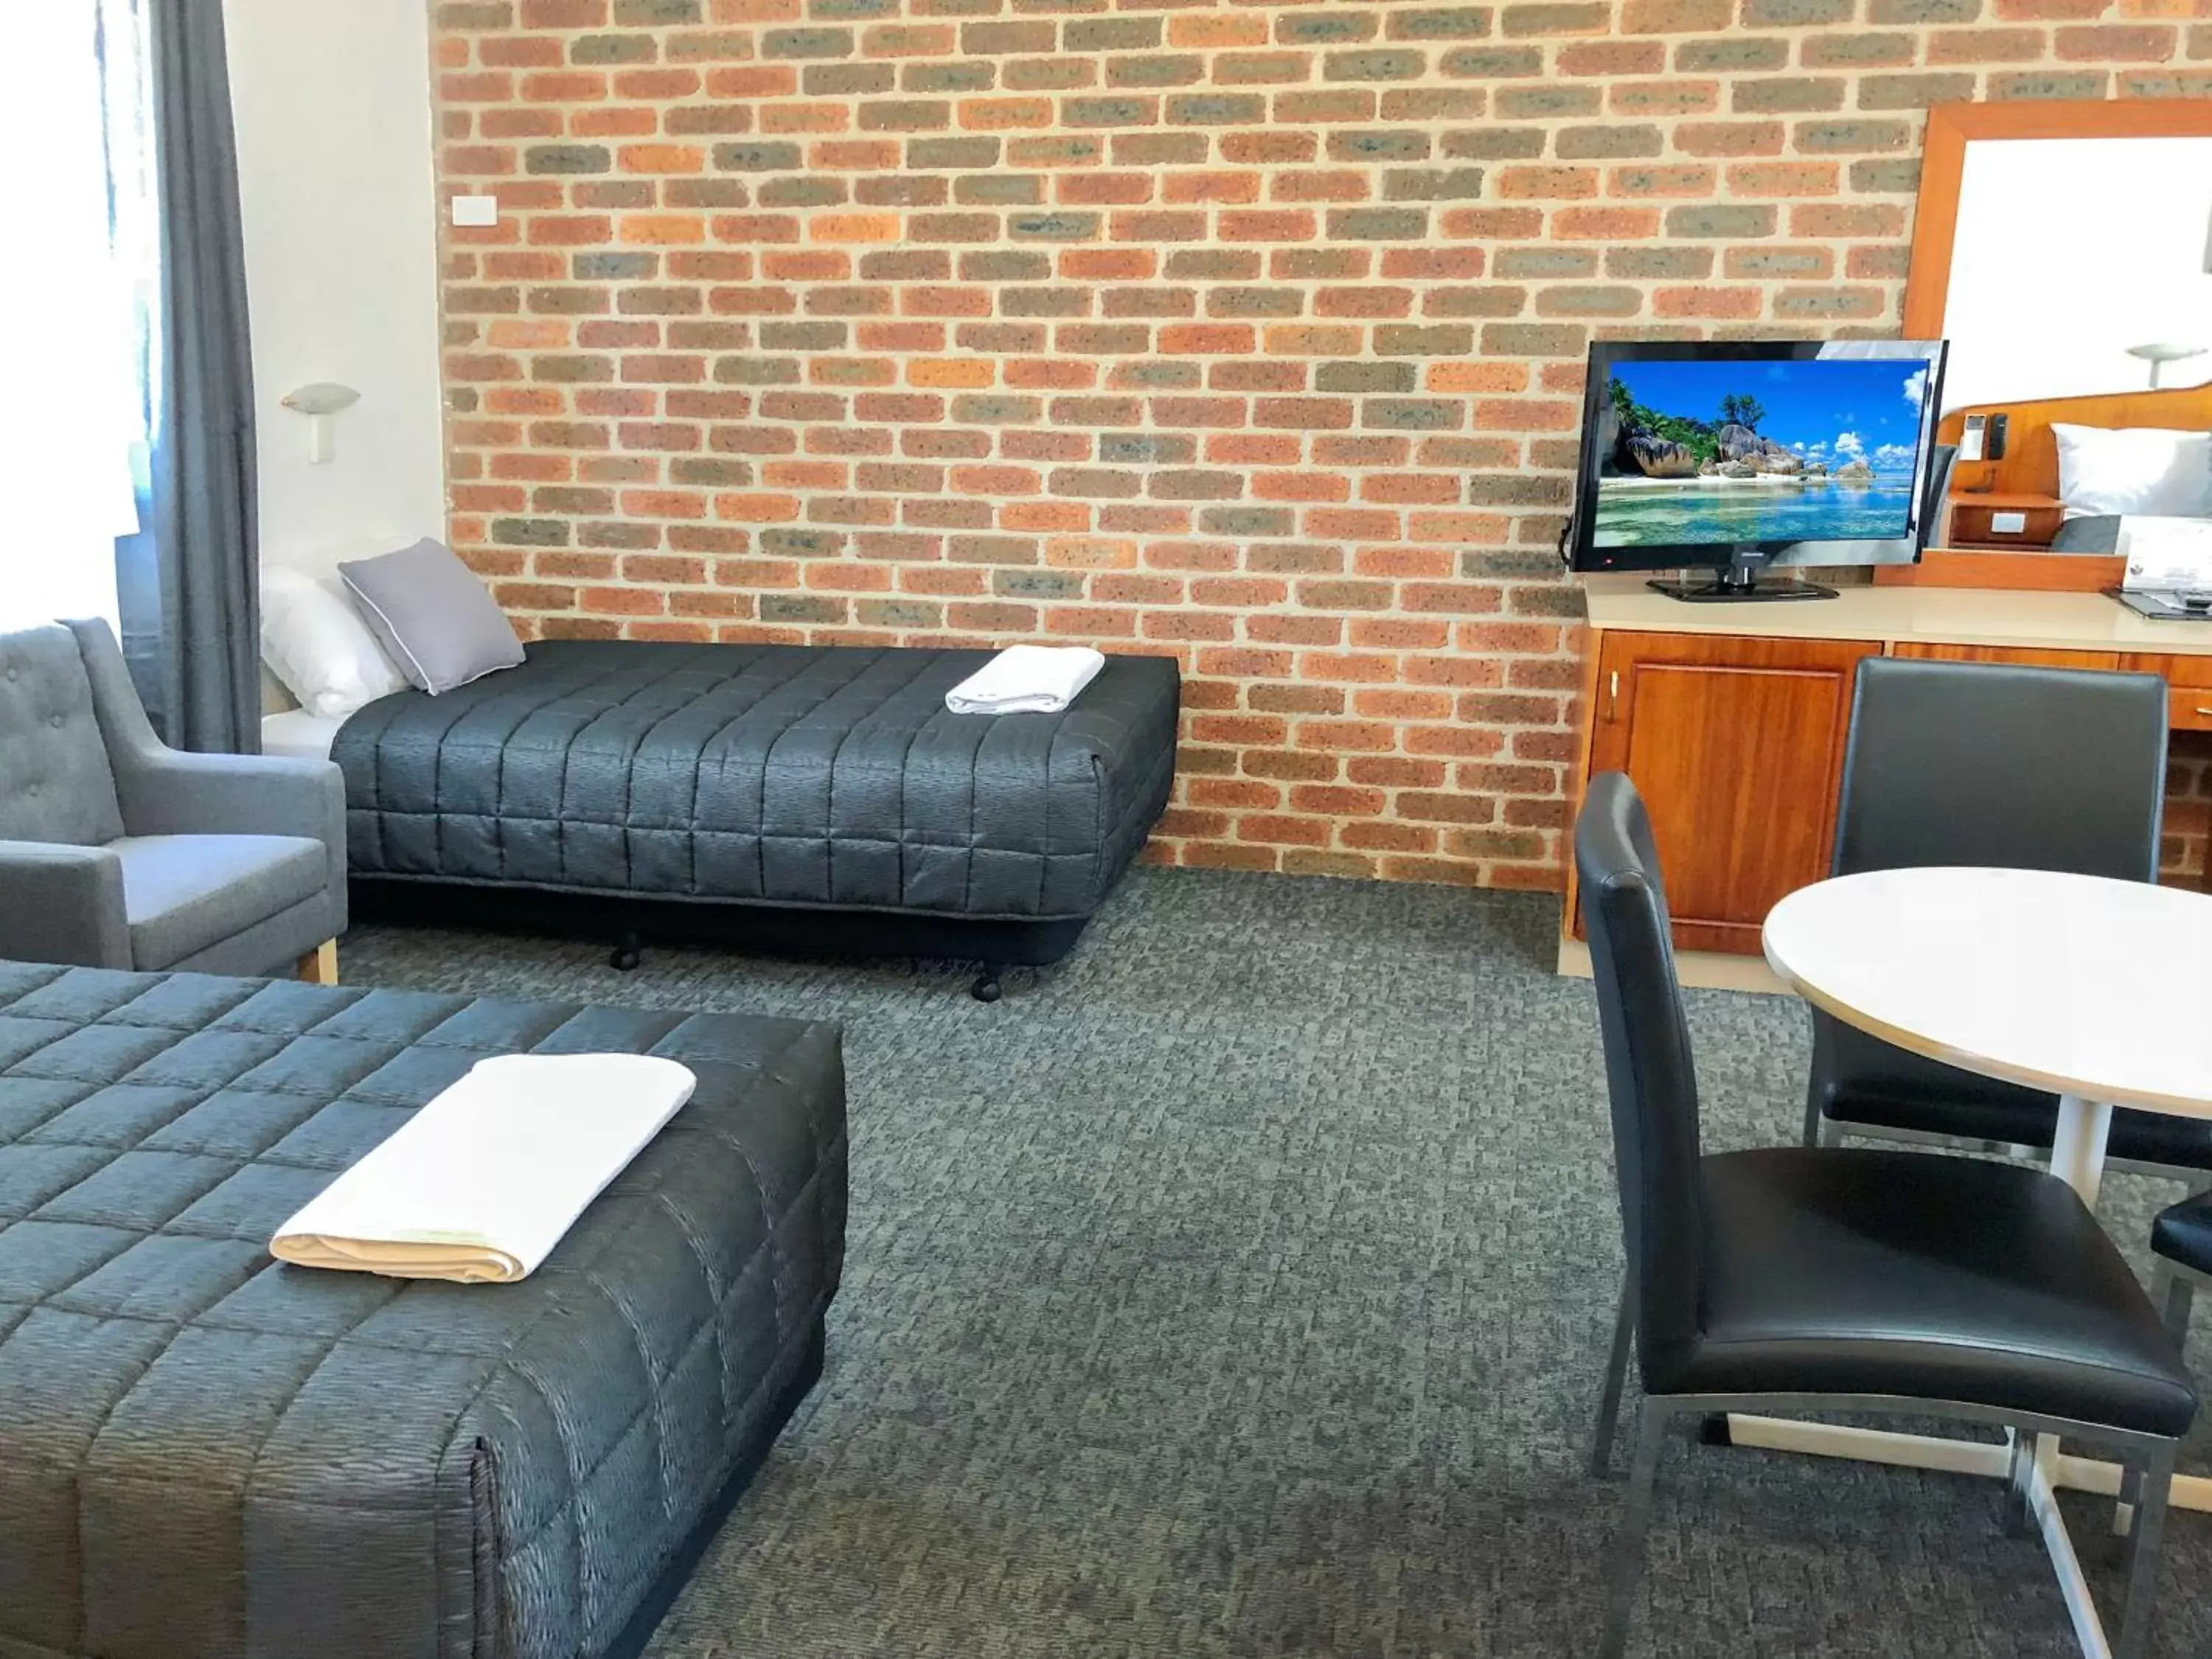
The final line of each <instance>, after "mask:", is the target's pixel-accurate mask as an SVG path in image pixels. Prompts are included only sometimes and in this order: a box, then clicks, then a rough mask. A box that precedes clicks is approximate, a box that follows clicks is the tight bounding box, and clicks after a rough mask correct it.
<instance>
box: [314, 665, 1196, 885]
mask: <svg viewBox="0 0 2212 1659" xmlns="http://www.w3.org/2000/svg"><path fill="white" fill-rule="evenodd" d="M990 655H991V653H988V652H987V651H934V650H920V649H912V650H888V649H886V650H877V649H872V648H866V647H854V646H843V647H801V646H782V645H765V646H744V645H702V646H689V645H671V644H659V643H653V642H647V641H627V640H624V641H582V640H563V641H547V642H544V643H540V644H536V645H532V647H530V654H529V660H528V661H527V662H526V663H525V664H524V665H522V666H520V667H519V668H513V669H507V670H504V671H501V672H499V673H496V674H490V675H487V676H486V677H485V678H483V679H480V680H478V681H477V682H475V683H474V684H471V685H468V686H465V687H463V688H461V689H460V690H456V691H449V692H447V693H446V694H445V695H443V696H438V697H430V696H424V695H422V693H420V692H411V693H410V692H403V693H400V694H399V695H398V696H392V697H386V698H385V699H383V700H382V701H380V702H374V703H372V704H370V705H369V706H368V708H364V709H362V711H361V712H360V713H359V714H356V715H355V716H354V717H353V718H352V719H351V720H349V721H348V722H347V723H346V725H345V726H344V727H343V729H342V730H341V731H340V732H339V734H338V738H337V745H336V747H335V748H334V749H333V750H332V757H333V758H334V759H336V760H337V763H338V764H339V765H340V767H342V768H343V770H344V772H345V777H346V804H347V814H346V818H347V825H346V828H347V836H348V838H349V857H350V860H351V862H352V866H353V869H354V872H355V873H356V874H359V875H379V876H398V877H415V878H441V879H448V880H462V881H472V882H496V883H501V884H520V885H525V886H531V887H538V888H550V889H561V890H572V891H582V892H597V893H621V894H630V895H647V896H671V897H678V898H691V899H742V900H750V901H757V902H770V903H783V904H800V905H828V906H836V907H837V908H866V909H878V910H902V911H918V912H923V913H928V914H934V915H957V916H966V917H975V918H984V917H991V918H1009V919H1020V920H1025V921H1026V920H1038V921H1043V920H1052V919H1057V918H1068V917H1080V916H1087V915H1090V914H1091V912H1092V911H1093V910H1094V909H1096V908H1097V905H1098V903H1099V901H1100V900H1101V899H1102V898H1103V897H1104V896H1105V894H1106V892H1107V891H1108V890H1109V889H1110V888H1111V887H1112V885H1113V884H1114V882H1115V880H1116V879H1117V878H1119V877H1120V875H1121V872H1122V870H1123V869H1124V868H1125V867H1126V866H1127V864H1128V862H1129V860H1130V859H1131V858H1133V856H1134V855H1135V854H1136V852H1137V850H1138V848H1140V847H1142V846H1143V845H1144V842H1145V837H1146V834H1147V833H1148V832H1149V831H1150V829H1151V828H1152V823H1153V822H1154V821H1155V820H1156V819H1157V818H1158V817H1159V814H1160V811H1161V809H1162V808H1163V807H1164V805H1166V803H1167V798H1168V791H1169V788H1170V785H1171V784H1172V782H1173V780H1174V774H1175V744H1176V706H1177V702H1178V695H1179V680H1178V677H1177V675H1176V668H1175V665H1174V664H1172V663H1171V662H1168V661H1166V660H1164V659H1158V658H1151V657H1115V658H1110V659H1109V660H1108V662H1107V665H1106V667H1105V670H1104V671H1103V672H1102V673H1101V674H1100V675H1099V677H1098V678H1097V679H1096V680H1094V681H1092V682H1091V684H1090V686H1089V687H1087V688H1086V689H1085V691H1084V692H1083V694H1082V695H1081V696H1079V697H1078V698H1077V699H1076V701H1075V702H1074V704H1073V707H1071V708H1068V709H1067V710H1066V712H1065V713H1063V714H1012V715H1000V716H996V717H993V716H987V715H975V714H948V713H947V712H946V710H945V692H946V690H949V689H950V688H951V687H952V686H954V685H956V684H958V683H959V682H960V681H961V680H963V679H964V678H967V677H968V676H969V674H971V673H973V672H974V671H975V670H976V669H977V668H979V667H981V665H983V664H984V663H985V662H986V661H987V660H989V658H990Z"/></svg>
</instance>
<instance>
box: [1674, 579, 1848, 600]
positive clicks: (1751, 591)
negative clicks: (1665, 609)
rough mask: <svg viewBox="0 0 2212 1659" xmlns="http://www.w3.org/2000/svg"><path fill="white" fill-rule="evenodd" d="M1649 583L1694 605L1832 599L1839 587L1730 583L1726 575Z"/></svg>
mask: <svg viewBox="0 0 2212 1659" xmlns="http://www.w3.org/2000/svg"><path fill="white" fill-rule="evenodd" d="M1650 586H1651V587H1652V588H1653V589H1654V590H1655V591H1656V592H1661V593H1664V594H1665V595H1666V596H1667V597H1668V599H1682V600H1685V601H1687V602H1688V603H1691V604H1693V605H1718V604H1728V603H1734V602H1736V601H1749V600H1759V599H1834V598H1835V597H1836V590H1835V589H1834V588H1832V587H1823V586H1820V584H1819V583H1818V582H1801V581H1794V580H1779V581H1747V582H1731V581H1729V580H1728V579H1727V578H1726V577H1725V576H1723V577H1720V578H1717V579H1716V580H1711V581H1698V582H1693V581H1672V582H1670V581H1654V582H1652V583H1651V584H1650Z"/></svg>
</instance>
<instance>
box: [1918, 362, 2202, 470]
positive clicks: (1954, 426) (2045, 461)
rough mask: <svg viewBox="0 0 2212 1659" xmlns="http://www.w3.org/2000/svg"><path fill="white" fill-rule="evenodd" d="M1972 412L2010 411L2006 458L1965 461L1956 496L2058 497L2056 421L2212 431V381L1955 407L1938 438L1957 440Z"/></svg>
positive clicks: (2007, 416)
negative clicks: (1988, 494)
mask: <svg viewBox="0 0 2212 1659" xmlns="http://www.w3.org/2000/svg"><path fill="white" fill-rule="evenodd" d="M1969 415H2002V416H2006V418H2007V422H2008V432H2007V434H2006V441H2005V453H2004V459H2002V460H1996V461H1963V460H1962V461H1960V463H1959V465H1958V469H1957V471H1954V473H1953V474H1952V475H1951V494H1952V495H1953V496H1954V498H1955V497H1957V496H1960V495H1982V494H1984V493H1986V492H1990V491H1994V492H1996V494H1998V495H2052V496H2055V495H2057V494H2058V441H2057V439H2056V438H2054V437H2052V436H2051V423H2052V422H2062V423H2064V424H2066V425H2069V426H2102V427H2124V426H2157V427H2171V428H2175V429H2177V430H2180V431H2187V432H2212V384H2208V385H2205V386H2169V387H2165V388H2161V389H2160V390H2159V391H2156V392H2107V393H2105V394H2104V395H2102V396H2100V397H2094V398H2041V399H2037V400H2029V401H2015V402H2012V403H2006V404H1980V405H1977V406H1976V407H1974V408H1971V409H1954V410H1952V411H1951V412H1950V413H1949V414H1948V415H1946V416H1944V417H1943V419H1942V422H1940V423H1939V424H1938V425H1937V427H1936V438H1937V441H1939V442H1942V443H1947V444H1955V443H1957V442H1958V441H1959V435H1960V433H1961V432H1962V431H1963V430H1964V429H1965V428H1966V416H1969Z"/></svg>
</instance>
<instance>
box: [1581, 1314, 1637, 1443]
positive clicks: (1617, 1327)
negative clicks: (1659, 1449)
mask: <svg viewBox="0 0 2212 1659" xmlns="http://www.w3.org/2000/svg"><path fill="white" fill-rule="evenodd" d="M1635 1340H1636V1278H1635V1274H1634V1273H1628V1274H1626V1275H1624V1276H1623V1277H1622V1279H1621V1281H1620V1313H1619V1314H1618V1315H1616V1316H1615V1317H1614V1319H1613V1350H1612V1352H1610V1353H1608V1354H1607V1356H1606V1361H1605V1392H1604V1393H1603V1394H1601V1395H1599V1396H1598V1402H1597V1434H1596V1438H1595V1443H1593V1444H1592V1445H1591V1447H1590V1462H1589V1468H1590V1473H1591V1474H1594V1475H1596V1476H1597V1477H1598V1478H1599V1479H1601V1480H1602V1479H1603V1478H1604V1477H1605V1476H1606V1475H1607V1474H1609V1473H1610V1472H1611V1471H1612V1468H1613V1431H1614V1428H1615V1425H1618V1424H1619V1423H1620V1389H1621V1385H1622V1383H1624V1382H1626V1379H1627V1376H1628V1350H1629V1347H1630V1346H1631V1345H1632V1343H1633V1342H1634V1341H1635Z"/></svg>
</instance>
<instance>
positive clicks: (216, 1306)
mask: <svg viewBox="0 0 2212 1659" xmlns="http://www.w3.org/2000/svg"><path fill="white" fill-rule="evenodd" d="M586 1050H589V1051H602V1052H604V1051H617V1052H625V1053H640V1054H660V1055H665V1056H667V1057H669V1058H671V1059H673V1060H680V1061H682V1062H683V1063H684V1065H686V1066H690V1068H691V1069H692V1071H693V1072H694V1073H696V1074H697V1077H698V1079H699V1082H698V1088H697V1091H696V1093H695V1095H694V1096H693V1097H692V1099H691V1100H690V1103H688V1104H687V1105H686V1106H685V1107H684V1109H683V1110H682V1111H681V1112H680V1113H678V1115H677V1116H676V1118H675V1119H673V1120H672V1121H671V1123H670V1124H669V1126H668V1127H667V1128H666V1129H665V1130H664V1131H663V1132H662V1133H661V1134H660V1135H659V1138H658V1139H655V1140H654V1141H653V1143H652V1144H651V1145H649V1146H647V1149H646V1150H645V1152H643V1153H641V1155H640V1156H639V1157H638V1158H637V1159H636V1160H635V1162H634V1163H633V1164H631V1165H630V1166H629V1170H627V1171H626V1172H625V1173H624V1174H623V1176H620V1177H618V1178H617V1181H616V1182H615V1184H614V1185H613V1186H611V1188H608V1190H607V1191H606V1192H605V1194H602V1195H601V1197H600V1198H599V1200H598V1201H597V1202H595V1203H594V1204H593V1205H592V1207H591V1209H589V1210H588V1211H587V1212H586V1213H585V1215H584V1217H583V1218H582V1219H581V1220H580V1222H579V1223H578V1224H577V1225H576V1226H575V1228H574V1230H573V1231H571V1232H570V1233H569V1235H568V1237H567V1238H565V1239H564V1240H563V1241H562V1243H561V1244H560V1245H559V1247H558V1248H557V1249H556V1250H555V1251H554V1253H553V1255H551V1257H550V1258H549V1259H548V1261H546V1262H545V1264H544V1266H543V1267H540V1268H539V1270H538V1273H536V1274H534V1275H533V1276H532V1278H530V1279H526V1280H524V1281H522V1282H521V1283H520V1284H517V1285H496V1286H494V1285H477V1286H459V1285H445V1284H433V1283H422V1282H416V1283H404V1282H401V1281H398V1280H393V1279H381V1278H374V1277H370V1276H368V1275H365V1274H359V1273H325V1272H318V1271H316V1270H314V1269H311V1268H302V1267H288V1266H283V1265H280V1264H278V1263H276V1262H275V1261H271V1260H270V1256H269V1254H268V1242H269V1238H270V1234H271V1233H272V1232H273V1231H275V1229H276V1226H277V1225H278V1224H279V1223H281V1222H282V1221H283V1220H284V1219H285V1218H287V1217H288V1216H289V1215H290V1214H291V1213H292V1212H294V1211H295V1210H296V1209H297V1208H298V1207H299V1206H301V1204H302V1203H303V1202H304V1201H305V1200H307V1198H308V1197H309V1196H311V1195H312V1194H314V1193H315V1192H317V1191H318V1190H319V1189H320V1188H322V1187H323V1186H324V1185H325V1184H326V1183H327V1182H329V1181H330V1180H331V1178H332V1177H333V1176H335V1175H336V1174H337V1172H338V1171H339V1170H343V1169H344V1168H345V1167H347V1166H348V1165H349V1164H351V1163H352V1162H354V1161H355V1160H356V1159H357V1158H359V1157H360V1156H361V1155H362V1153H363V1152H366V1151H367V1150H368V1148H369V1147H370V1146H374V1144H375V1143H377V1142H378V1141H380V1140H381V1139H383V1138H384V1137H385V1136H386V1135H387V1134H389V1133H391V1132H392V1129H393V1128H394V1127H396V1126H397V1125H398V1124H399V1123H400V1122H402V1121H404V1120H405V1118H406V1117H407V1116H408V1115H409V1114H410V1112H411V1111H412V1110H413V1109H416V1107H418V1106H420V1105H421V1104H422V1103H423V1102H424V1101H426V1100H428V1098H429V1097H431V1096H433V1095H435V1093H437V1092H438V1091H440V1090H441V1089H442V1088H444V1087H445V1086H446V1085H447V1084H449V1083H451V1082H453V1081H454V1080H455V1079H457V1078H459V1076H460V1075H461V1074H462V1073H464V1072H465V1071H466V1070H467V1068H468V1067H469V1066H471V1064H473V1063H474V1062H475V1061H476V1060H478V1059H480V1058H482V1057H483V1056H485V1055H488V1054H512V1053H524V1052H527V1053H538V1054H551V1053H562V1052H576V1051H586ZM845 1170H846V1140H845V1120H844V1090H843V1078H842V1063H841V1060H840V1055H839V1046H838V1038H837V1034H836V1031H835V1030H834V1029H832V1028H830V1027H828V1026H822V1025H812V1024H801V1023H798V1022H793V1021H785V1020H773V1019H749V1018H738V1017H734V1016H729V1015H686V1014H681V1013H669V1012H643V1011H638V1010H618V1009H612V1008H594V1007H580V1006H549V1005H536V1004H523V1003H507V1002H496V1001H490V1000H481V999H469V998H464V997H455V996H434V995H416V994H400V993H394V992H386V991H359V990H353V989H349V988H343V987H317V986H308V985H301V984H293V983H287V982H269V981H254V980H235V979H218V978H212V977H207V976H203V975H131V974H120V973H108V972H101V971H96V970H92V969H66V968H54V967H43V966H36V967H34V966H25V965H20V964H15V963H0V1401H4V1407H0V1654H4V1655H6V1656H8V1659H302V1656H307V1655H313V1656H316V1659H581V1656H599V1655H601V1654H604V1653H607V1652H609V1651H611V1650H615V1651H629V1650H634V1649H635V1647H636V1646H638V1645H641V1644H642V1641H643V1639H644V1633H645V1632H646V1631H647V1629H649V1626H650V1620H651V1618H652V1616H653V1613H654V1612H655V1611H656V1610H657V1609H658V1607H660V1606H663V1605H665V1594H666V1593H667V1591H668V1589H669V1586H670V1585H671V1583H672V1582H673V1577H674V1575H673V1574H672V1573H671V1568H672V1567H678V1566H680V1565H681V1564H682V1563H683V1562H684V1559H685V1553H686V1550H687V1547H690V1546H692V1545H694V1544H696V1541H698V1540H699V1539H701V1538H702V1536H703V1535H704V1526H703V1523H705V1522H709V1521H711V1520H712V1519H713V1518H714V1516H717V1515H718V1514H719V1513H720V1504H725V1503H726V1502H727V1501H728V1500H729V1499H730V1498H732V1496H733V1495H734V1493H735V1492H736V1491H737V1490H738V1489H739V1488H740V1487H741V1486H742V1485H743V1483H744V1480H745V1479H747V1478H748V1477H749V1475H750V1472H751V1471H752V1469H753V1468H755V1467H756V1466H757V1462H758V1460H759V1458H760V1457H761V1456H762V1455H763V1453H764V1451H765V1449H766V1448H767V1446H768V1443H769V1441H770V1440H771V1439H772V1438H773V1437H774V1436H775V1432H776V1431H777V1429H778V1428H779V1427H780V1426H781V1424H782V1422H783V1421H784V1420H785V1419H786V1418H787V1415H788V1414H789V1413H790V1411H791V1409H792V1408H793V1406H795V1404H796V1403H797V1401H798V1400H799V1397H800V1395H803V1394H804V1392H805V1389H806V1388H807V1387H808V1386H809V1385H810V1384H811V1382H812V1380H813V1379H814V1377H815V1376H816V1375H817V1373H818V1370H819V1367H820V1364H821V1357H822V1347H821V1342H822V1323H823V1310H824V1309H825V1308H826V1306H827V1305H828V1303H829V1298H830V1297H831V1295H832V1294H833V1293H834V1292H835V1291H836V1286H837V1282H838V1276H839V1273H840V1269H841V1266H842V1258H843V1250H844V1223H845Z"/></svg>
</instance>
